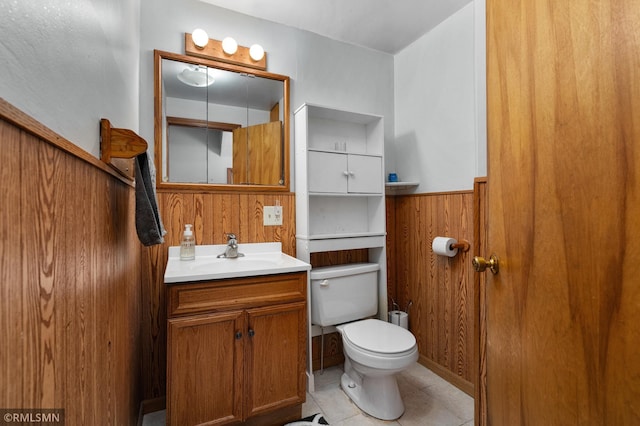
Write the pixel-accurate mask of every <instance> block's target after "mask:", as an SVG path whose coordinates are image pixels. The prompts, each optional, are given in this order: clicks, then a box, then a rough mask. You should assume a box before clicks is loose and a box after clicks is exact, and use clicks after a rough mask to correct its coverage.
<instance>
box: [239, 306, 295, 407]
mask: <svg viewBox="0 0 640 426" xmlns="http://www.w3.org/2000/svg"><path fill="white" fill-rule="evenodd" d="M247 312H248V324H249V325H248V338H247V349H246V373H245V374H246V381H247V384H246V389H247V390H246V392H245V393H246V399H245V407H246V413H247V414H246V416H247V418H248V417H251V416H254V415H258V414H261V413H265V412H267V411H268V410H272V409H277V408H282V407H287V406H291V405H296V404H302V403H303V402H304V401H305V396H306V375H305V374H306V373H305V372H306V368H305V367H306V345H307V327H306V318H307V316H306V313H307V309H306V303H305V302H298V303H288V304H284V305H275V306H268V307H264V308H256V309H250V310H248V311H247Z"/></svg>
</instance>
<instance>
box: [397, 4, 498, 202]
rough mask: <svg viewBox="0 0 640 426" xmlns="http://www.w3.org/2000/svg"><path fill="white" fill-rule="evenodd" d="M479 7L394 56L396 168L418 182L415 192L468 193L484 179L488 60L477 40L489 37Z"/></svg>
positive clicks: (458, 15) (465, 11) (470, 8)
mask: <svg viewBox="0 0 640 426" xmlns="http://www.w3.org/2000/svg"><path fill="white" fill-rule="evenodd" d="M475 3H476V2H473V3H470V4H468V5H467V6H465V7H464V8H462V9H461V10H460V11H458V12H457V13H456V14H454V15H453V16H451V17H450V18H449V19H447V20H446V21H444V22H443V23H441V24H440V25H439V26H438V27H436V28H435V29H433V30H432V31H430V32H429V33H427V34H426V35H424V36H423V37H422V38H420V39H419V40H417V41H416V42H414V43H413V44H411V45H410V46H408V47H407V48H405V49H404V50H402V51H401V52H399V53H398V54H397V55H396V56H395V80H394V87H395V118H396V120H395V142H394V149H395V152H396V159H395V160H396V162H395V169H396V170H395V171H396V172H397V173H398V176H399V178H400V180H405V181H412V180H413V181H419V182H420V186H419V187H418V189H417V190H416V192H420V193H424V192H438V191H455V190H464V189H471V188H472V187H473V179H474V177H476V176H479V175H483V170H482V167H483V165H484V164H486V158H485V157H486V149H485V151H484V152H483V151H482V149H483V146H484V145H485V142H484V137H483V135H482V130H481V129H479V126H478V123H477V120H478V119H481V118H480V114H482V111H478V109H477V108H478V105H482V108H484V106H483V105H484V95H483V92H482V89H481V88H480V89H478V79H483V78H484V68H480V67H483V66H484V65H483V64H484V62H483V61H481V59H479V58H477V57H476V54H478V55H484V52H476V51H477V50H478V49H481V48H482V43H480V46H477V45H476V39H477V37H478V36H479V37H481V40H484V28H482V29H481V30H482V31H481V34H476V27H477V23H476V21H477V20H480V18H477V17H476V15H477V14H484V7H483V5H481V4H475ZM480 22H484V21H482V20H480ZM478 31H480V29H478ZM478 90H480V91H478ZM485 167H486V166H485Z"/></svg>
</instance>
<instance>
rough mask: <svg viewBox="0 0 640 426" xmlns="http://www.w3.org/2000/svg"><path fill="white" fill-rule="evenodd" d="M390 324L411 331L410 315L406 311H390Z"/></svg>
mask: <svg viewBox="0 0 640 426" xmlns="http://www.w3.org/2000/svg"><path fill="white" fill-rule="evenodd" d="M389 322H390V323H391V324H395V325H399V326H400V327H402V328H405V329H407V330H408V329H409V314H408V313H406V312H404V311H390V312H389Z"/></svg>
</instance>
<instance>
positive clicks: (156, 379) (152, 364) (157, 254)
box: [142, 190, 296, 399]
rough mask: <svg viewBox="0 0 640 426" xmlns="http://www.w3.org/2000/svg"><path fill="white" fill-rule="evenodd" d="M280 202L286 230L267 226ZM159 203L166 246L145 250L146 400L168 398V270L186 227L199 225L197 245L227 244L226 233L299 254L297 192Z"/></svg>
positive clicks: (187, 195) (182, 196)
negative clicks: (171, 250)
mask: <svg viewBox="0 0 640 426" xmlns="http://www.w3.org/2000/svg"><path fill="white" fill-rule="evenodd" d="M276 201H279V202H280V205H281V206H282V210H283V225H282V226H264V225H263V207H264V206H273V205H276ZM158 205H159V210H160V214H161V216H162V220H163V222H164V225H165V228H166V229H167V235H166V236H165V243H164V244H162V245H158V246H153V247H148V248H147V247H145V248H143V252H142V263H143V269H144V272H143V277H142V289H143V290H142V298H143V300H142V342H143V346H142V347H143V353H142V361H143V363H142V365H143V374H142V377H143V380H142V386H143V398H144V399H152V398H158V397H162V396H164V395H165V394H166V391H165V386H166V327H167V325H166V318H167V313H166V306H165V303H166V302H165V285H164V270H165V267H166V263H167V256H168V254H167V253H168V247H169V246H177V245H179V244H180V238H181V236H182V232H183V230H184V225H185V224H186V223H191V224H193V225H194V235H195V238H196V243H197V244H225V243H226V237H225V233H229V232H233V233H234V234H236V236H237V237H238V242H239V243H240V244H242V243H260V242H273V241H279V242H281V243H282V251H283V252H285V253H287V254H289V255H291V256H294V257H295V255H296V246H295V243H296V240H295V194H293V193H278V194H274V193H269V194H266V193H265V194H263V193H251V194H239V193H233V194H231V193H198V192H171V191H164V190H161V191H160V192H159V193H158Z"/></svg>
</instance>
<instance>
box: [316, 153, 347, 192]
mask: <svg viewBox="0 0 640 426" xmlns="http://www.w3.org/2000/svg"><path fill="white" fill-rule="evenodd" d="M308 169H309V192H333V193H346V192H347V178H348V173H347V155H346V154H336V153H332V152H314V151H312V152H309V162H308Z"/></svg>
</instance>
